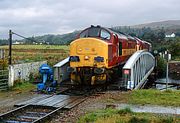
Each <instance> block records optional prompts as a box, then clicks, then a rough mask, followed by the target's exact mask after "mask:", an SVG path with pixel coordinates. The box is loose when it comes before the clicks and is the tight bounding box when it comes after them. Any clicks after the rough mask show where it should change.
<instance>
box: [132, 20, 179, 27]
mask: <svg viewBox="0 0 180 123" xmlns="http://www.w3.org/2000/svg"><path fill="white" fill-rule="evenodd" d="M130 27H131V28H144V27H150V28H152V29H157V28H164V29H180V20H167V21H160V22H152V23H145V24H139V25H134V26H130Z"/></svg>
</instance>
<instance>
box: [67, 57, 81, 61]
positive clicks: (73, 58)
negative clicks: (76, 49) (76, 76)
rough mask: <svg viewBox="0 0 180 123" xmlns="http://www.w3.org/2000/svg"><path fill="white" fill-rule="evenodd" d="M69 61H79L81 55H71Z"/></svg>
mask: <svg viewBox="0 0 180 123" xmlns="http://www.w3.org/2000/svg"><path fill="white" fill-rule="evenodd" d="M69 61H70V62H79V61H80V59H79V56H70V58H69Z"/></svg>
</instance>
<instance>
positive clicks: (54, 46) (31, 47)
mask: <svg viewBox="0 0 180 123" xmlns="http://www.w3.org/2000/svg"><path fill="white" fill-rule="evenodd" d="M0 49H9V46H8V45H5V46H0ZM12 49H21V50H22V49H26V50H28V49H43V50H45V49H47V50H48V49H64V50H69V47H68V46H67V45H13V46H12Z"/></svg>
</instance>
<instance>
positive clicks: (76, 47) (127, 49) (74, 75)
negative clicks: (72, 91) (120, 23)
mask: <svg viewBox="0 0 180 123" xmlns="http://www.w3.org/2000/svg"><path fill="white" fill-rule="evenodd" d="M140 47H141V48H140ZM143 48H144V42H143V41H141V40H140V39H138V40H137V39H135V38H133V37H131V36H128V35H124V34H122V33H118V32H115V31H113V30H111V29H109V28H104V27H100V26H91V27H89V28H87V29H85V30H83V31H82V32H81V33H80V34H79V35H78V37H77V39H76V40H74V41H73V42H71V44H70V59H69V61H70V67H69V69H68V71H69V72H71V81H72V82H73V83H74V84H88V85H94V84H101V83H104V82H106V81H110V80H112V78H113V77H115V73H117V72H118V71H119V67H120V66H122V65H123V64H124V63H125V62H126V61H127V59H128V58H129V57H130V56H131V55H132V54H133V53H134V52H136V51H137V50H141V49H143ZM145 48H147V47H145Z"/></svg>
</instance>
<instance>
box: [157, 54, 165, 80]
mask: <svg viewBox="0 0 180 123" xmlns="http://www.w3.org/2000/svg"><path fill="white" fill-rule="evenodd" d="M166 64H167V62H166V60H165V59H164V58H162V57H157V67H156V69H157V71H158V77H163V76H165V74H166Z"/></svg>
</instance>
